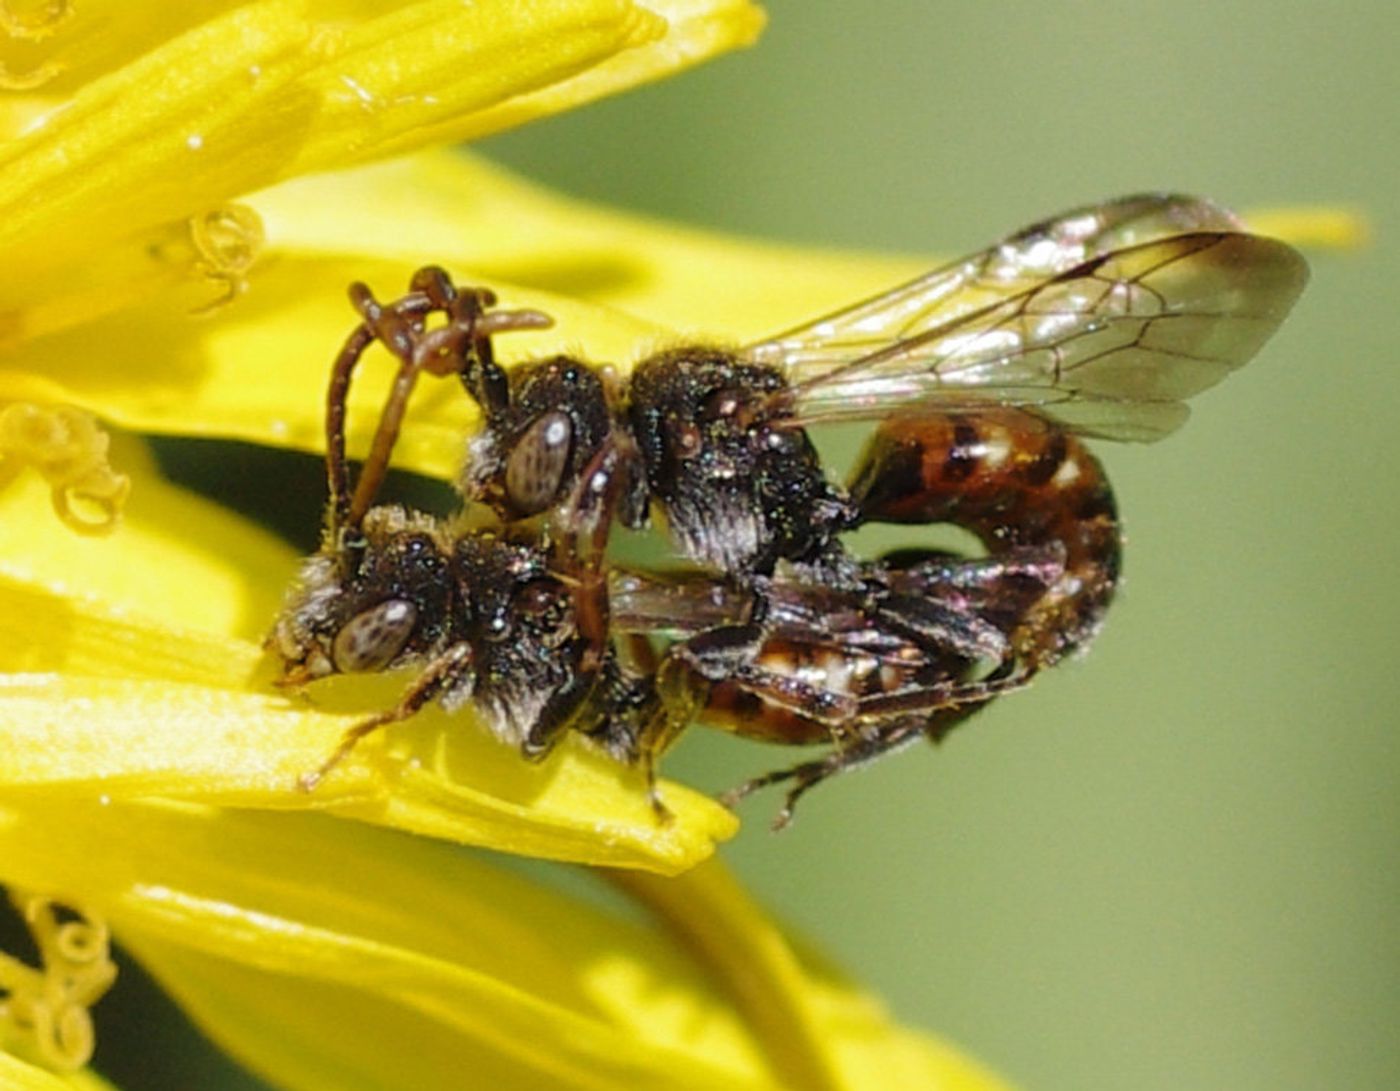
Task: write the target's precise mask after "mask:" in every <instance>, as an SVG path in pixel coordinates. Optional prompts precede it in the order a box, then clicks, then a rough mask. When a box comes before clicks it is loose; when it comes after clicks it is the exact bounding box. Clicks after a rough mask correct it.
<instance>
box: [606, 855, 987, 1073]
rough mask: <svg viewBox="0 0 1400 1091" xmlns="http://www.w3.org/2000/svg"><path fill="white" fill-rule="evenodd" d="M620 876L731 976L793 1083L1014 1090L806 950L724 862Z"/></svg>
mask: <svg viewBox="0 0 1400 1091" xmlns="http://www.w3.org/2000/svg"><path fill="white" fill-rule="evenodd" d="M612 878H613V880H614V881H615V882H616V883H617V884H618V885H619V886H620V887H622V888H623V889H624V890H626V891H627V892H629V893H630V894H632V895H633V896H634V897H635V898H637V899H638V900H639V901H641V902H643V903H644V904H646V905H647V906H649V907H650V908H651V909H652V910H653V911H654V912H655V913H656V914H657V916H658V917H659V918H660V919H661V920H663V921H665V922H666V924H667V925H668V926H669V927H670V928H671V929H672V930H673V931H674V932H675V933H676V934H677V935H678V937H679V938H680V939H681V940H682V941H683V943H684V944H685V946H686V947H687V948H689V949H691V950H694V951H697V952H699V954H700V957H701V958H702V960H703V961H704V962H705V964H706V965H708V966H709V967H710V968H711V970H712V972H713V973H714V974H715V975H716V976H717V977H718V978H719V979H720V980H722V981H724V982H725V983H726V986H727V988H728V989H729V990H730V992H731V994H732V995H733V996H734V1000H735V1003H736V1004H737V1005H738V1007H739V1009H740V1010H741V1011H742V1012H743V1013H744V1016H745V1018H746V1020H747V1021H748V1023H749V1025H750V1027H751V1028H752V1031H753V1033H754V1035H755V1037H756V1038H757V1039H758V1041H759V1042H760V1043H761V1045H762V1048H763V1050H764V1052H765V1054H766V1055H767V1057H768V1060H769V1063H770V1064H771V1065H772V1066H773V1068H774V1070H775V1072H776V1073H777V1074H778V1075H779V1076H780V1077H781V1078H782V1080H783V1082H784V1084H785V1085H786V1086H789V1087H802V1088H808V1089H811V1091H838V1089H843V1088H847V1089H853V1088H885V1087H928V1088H935V1087H936V1088H940V1089H946V1091H1006V1089H1007V1085H1006V1084H1005V1083H1003V1082H1002V1081H1001V1080H1000V1079H999V1078H998V1077H996V1076H994V1075H993V1074H992V1073H991V1072H989V1071H987V1070H986V1069H985V1068H983V1067H982V1066H981V1065H979V1064H977V1063H976V1062H974V1061H972V1060H970V1059H969V1058H966V1057H964V1056H962V1055H961V1054H959V1053H958V1052H957V1051H955V1050H953V1049H952V1048H950V1047H948V1046H946V1045H944V1044H943V1043H940V1042H938V1041H936V1040H935V1039H932V1038H929V1037H926V1036H924V1035H920V1034H915V1033H912V1032H910V1031H907V1030H904V1029H902V1028H899V1027H898V1026H896V1025H895V1024H893V1023H892V1021H891V1020H890V1018H889V1015H888V1013H886V1012H885V1010H884V1009H883V1007H882V1006H881V1005H880V1003H879V1002H878V1001H877V1000H876V999H875V998H874V997H872V996H870V995H869V994H868V993H865V992H863V991H862V990H860V989H859V988H857V987H856V986H854V985H852V984H851V983H850V982H848V981H846V980H844V979H843V978H842V977H841V976H840V975H839V974H837V973H835V972H834V971H832V970H831V969H830V967H828V966H826V965H824V964H821V963H820V962H818V961H817V960H816V959H814V958H813V957H811V955H810V954H807V955H805V956H804V954H803V952H801V951H800V950H799V949H796V948H794V947H793V946H792V945H791V944H790V943H789V942H788V940H787V939H786V938H785V937H784V936H783V935H782V933H781V931H780V930H779V929H778V927H777V926H776V925H775V924H774V922H773V921H772V920H770V919H768V917H767V916H766V915H765V914H764V913H763V912H762V910H760V909H759V907H758V906H757V905H756V904H754V902H753V901H752V899H750V898H749V897H748V895H747V894H746V893H745V892H744V890H743V888H742V887H740V886H739V885H738V883H737V882H735V880H734V878H733V877H732V876H731V875H730V874H729V873H728V872H727V871H725V869H724V868H723V867H721V866H720V864H719V863H718V862H717V861H715V862H710V863H707V864H705V865H703V866H701V867H698V868H696V869H694V870H693V871H690V872H688V873H686V874H685V875H682V876H678V877H675V878H662V877H658V876H650V875H644V874H642V873H640V872H628V873H613V875H612Z"/></svg>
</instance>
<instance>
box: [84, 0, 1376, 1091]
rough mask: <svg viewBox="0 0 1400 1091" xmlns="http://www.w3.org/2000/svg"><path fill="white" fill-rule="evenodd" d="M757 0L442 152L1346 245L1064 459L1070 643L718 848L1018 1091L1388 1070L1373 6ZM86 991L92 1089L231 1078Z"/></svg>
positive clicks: (675, 203)
mask: <svg viewBox="0 0 1400 1091" xmlns="http://www.w3.org/2000/svg"><path fill="white" fill-rule="evenodd" d="M767 8H768V10H769V12H770V15H771V25H770V27H769V29H768V31H767V33H766V35H765V36H764V38H763V40H762V41H761V43H760V44H759V46H758V47H757V48H756V49H754V50H753V51H751V52H748V53H745V54H742V55H738V56H734V57H730V58H726V59H723V60H721V61H719V62H717V63H715V64H712V65H710V66H707V67H705V68H703V69H700V70H698V71H696V72H694V73H691V74H689V75H687V76H685V77H682V78H680V79H677V80H673V81H671V82H669V83H666V84H664V85H660V86H656V87H652V88H648V89H646V90H643V91H640V92H637V93H634V94H631V95H627V96H624V97H622V98H619V99H615V100H612V101H609V102H606V103H603V104H600V105H598V106H595V107H592V108H590V109H587V110H584V111H581V112H578V113H575V114H571V115H568V116H566V117H562V118H559V119H557V120H554V121H550V122H545V123H540V124H536V125H533V126H531V127H529V128H528V129H527V130H523V131H521V132H519V133H513V134H509V135H507V136H504V137H499V138H496V139H494V140H492V141H489V142H487V143H486V144H485V145H482V146H479V147H481V148H483V149H484V150H485V151H486V152H487V153H488V154H490V155H491V156H493V157H495V158H496V159H498V160H500V161H501V162H504V163H507V164H510V165H512V166H515V167H517V168H519V169H520V170H522V171H524V172H525V173H527V174H529V175H531V176H533V177H535V178H538V179H541V180H544V181H548V182H550V183H551V184H553V185H555V186H557V187H558V188H560V189H563V190H566V191H569V192H572V193H575V194H579V195H583V196H588V197H591V198H595V199H598V200H602V201H606V202H609V203H613V204H617V205H620V206H625V207H629V208H633V209H640V210H646V211H650V212H655V213H659V214H664V215H667V216H671V217H675V218H679V219H684V220H688V221H691V222H693V223H696V224H701V225H707V226H710V227H714V228H718V229H726V230H733V231H738V232H744V233H750V234H756V235H764V236H769V237H773V238H777V239H783V240H789V241H799V242H805V243H811V244H814V245H823V246H847V247H860V248H867V249H880V248H883V249H887V250H902V251H909V252H914V253H921V254H929V255H945V256H950V255H953V254H956V253H960V252H963V251H967V250H970V249H973V248H977V247H980V246H982V245H985V244H986V243H988V242H990V241H992V240H993V239H995V238H997V237H998V236H999V235H1001V234H1004V233H1005V232H1007V231H1009V230H1011V229H1013V228H1015V227H1018V226H1020V225H1021V224H1023V223H1026V222H1029V221H1030V220H1033V219H1037V218H1039V217H1041V216H1043V215H1045V214H1048V213H1051V212H1055V211H1058V210H1061V209H1063V208H1066V207H1070V206H1073V205H1077V204H1081V203H1084V202H1086V201H1092V200H1097V199H1101V198H1104V197H1108V196H1112V195H1117V194H1122V193H1128V192H1133V191H1136V190H1142V189H1164V188H1165V189H1175V190H1184V191H1188V192H1197V193H1202V194H1207V195H1210V196H1213V197H1215V198H1217V199H1219V200H1221V201H1223V202H1225V203H1227V204H1229V205H1231V206H1234V207H1238V208H1245V209H1248V208H1250V207H1252V206H1253V207H1258V206H1263V205H1274V204H1279V203H1302V202H1317V203H1323V204H1338V203H1340V204H1346V205H1351V206H1355V207H1356V208H1358V209H1360V210H1362V211H1364V212H1365V213H1366V214H1367V215H1368V216H1369V217H1370V218H1371V220H1372V222H1373V224H1374V228H1375V235H1376V241H1375V243H1374V244H1373V246H1372V247H1371V248H1369V249H1366V250H1363V251H1359V252H1353V253H1343V254H1336V253H1313V254H1311V255H1310V256H1311V259H1312V264H1313V282H1312V284H1311V286H1310V287H1309V289H1308V291H1307V293H1306V294H1305V296H1304V298H1303V300H1302V303H1301V304H1300V306H1299V308H1298V309H1297V311H1296V312H1295V314H1294V316H1293V317H1292V318H1291V319H1290V320H1289V322H1288V324H1287V325H1286V327H1285V328H1284V330H1283V331H1282V333H1281V334H1280V335H1279V337H1278V338H1277V340H1276V341H1275V342H1274V343H1273V344H1271V345H1270V346H1269V347H1268V348H1267V349H1266V350H1265V352H1264V355H1263V358H1262V359H1260V360H1259V361H1258V362H1256V363H1255V364H1253V365H1251V366H1250V367H1249V368H1248V369H1246V370H1245V371H1244V372H1243V373H1242V374H1240V375H1238V376H1236V377H1234V378H1233V379H1231V380H1230V381H1229V382H1228V383H1226V384H1225V385H1224V386H1223V387H1221V388H1220V389H1218V390H1215V391H1212V392H1210V393H1209V394H1207V395H1205V396H1204V397H1202V398H1201V399H1199V401H1198V403H1197V413H1196V416H1195V418H1194V419H1193V421H1192V422H1191V423H1190V424H1189V425H1188V426H1187V428H1186V429H1185V430H1184V431H1183V432H1182V433H1181V434H1180V435H1178V436H1176V437H1174V438H1173V439H1172V440H1171V441H1170V442H1168V443H1166V444H1163V445H1160V446H1157V447H1152V448H1142V449H1134V448H1127V447H1120V448H1112V449H1105V450H1101V451H1100V454H1101V455H1102V456H1103V457H1104V459H1105V461H1106V462H1107V463H1108V466H1109V469H1110V472H1111V474H1112V476H1113V479H1114V481H1115V483H1116V485H1117V488H1118V491H1119V499H1120V503H1121V506H1122V509H1123V513H1124V517H1125V519H1126V522H1127V527H1128V532H1129V539H1130V540H1129V543H1128V555H1127V572H1128V580H1127V586H1126V590H1125V591H1124V593H1123V595H1122V596H1121V599H1120V601H1119V602H1118V604H1117V605H1116V606H1115V608H1114V610H1113V614H1112V616H1111V618H1110V622H1109V625H1108V628H1107V631H1106V632H1105V634H1104V635H1103V637H1102V639H1101V640H1100V642H1099V643H1098V645H1097V646H1096V648H1095V649H1094V651H1093V654H1092V655H1091V656H1090V657H1089V658H1087V659H1086V660H1084V661H1082V662H1076V663H1072V664H1068V665H1066V666H1065V667H1064V668H1062V669H1060V670H1058V671H1056V672H1054V673H1053V674H1051V675H1049V676H1046V677H1044V678H1043V679H1042V680H1041V681H1040V682H1039V683H1038V684H1037V685H1036V686H1035V687H1034V688H1033V689H1032V690H1031V691H1030V692H1029V693H1027V694H1024V695H1020V696H1017V697H1014V698H1011V699H1008V700H1006V701H1004V702H1002V703H1001V704H1000V705H998V706H996V707H994V708H993V709H991V710H990V711H989V712H988V713H987V714H985V715H984V716H982V717H980V718H979V719H978V720H977V721H975V722H974V723H973V724H972V725H970V726H969V727H968V728H967V729H966V730H964V731H962V732H960V733H957V734H955V735H954V736H953V738H952V739H951V740H949V742H948V743H947V744H946V745H945V746H943V747H942V748H941V750H939V751H938V752H935V751H934V750H932V748H925V749H922V750H916V751H915V752H913V753H910V754H907V755H902V756H900V757H898V758H896V759H892V760H890V761H888V762H885V763H882V764H880V765H878V766H876V767H875V768H873V769H871V770H870V771H868V772H865V773H862V774H860V775H854V776H850V777H846V778H843V779H841V780H839V781H837V782H835V783H834V784H832V785H830V786H828V787H825V788H823V789H822V790H821V791H819V792H817V793H815V794H814V795H813V796H812V797H810V798H809V799H808V800H807V801H806V802H805V804H804V806H803V808H802V810H801V812H800V813H799V817H798V821H797V823H796V824H795V825H794V827H793V828H792V829H790V830H789V831H788V832H786V833H784V834H783V835H781V836H773V835H769V834H768V833H766V832H765V830H764V826H765V824H766V821H767V819H768V818H769V816H770V815H771V814H772V812H773V809H774V808H775V807H776V805H777V800H776V799H774V798H771V797H760V798H759V799H756V800H755V801H753V802H752V803H750V804H749V805H747V807H746V810H745V815H746V818H747V819H748V822H747V823H746V827H745V830H744V831H743V834H742V835H741V836H740V837H739V839H738V840H737V841H736V842H735V843H733V844H731V845H730V846H728V847H727V848H726V850H725V853H726V855H727V857H728V858H729V860H730V861H731V862H732V863H733V864H734V865H735V866H736V867H737V868H738V869H739V870H740V871H741V872H742V873H743V875H744V876H745V878H746V879H747V880H748V882H749V883H750V884H751V885H752V887H754V888H755V889H756V891H757V892H758V893H759V894H760V895H761V896H763V897H764V898H765V899H766V900H767V902H768V903H769V904H770V905H771V906H772V907H773V908H774V909H776V910H777V911H778V912H779V913H780V914H781V915H782V916H784V917H785V918H786V919H787V920H789V921H790V922H792V923H793V924H794V925H795V926H796V927H798V928H799V929H800V930H801V931H803V932H805V933H806V934H808V935H809V936H810V937H812V938H813V939H814V940H816V941H817V942H818V943H819V944H820V945H821V946H822V947H823V948H825V949H826V950H827V951H828V952H830V953H832V954H833V955H835V956H836V957H837V958H838V959H839V961H841V962H842V963H844V964H845V966H846V967H848V968H849V969H850V970H851V971H852V973H853V974H854V975H855V976H857V977H859V978H860V979H862V980H864V981H866V982H868V983H869V984H870V985H871V987H872V988H873V989H875V990H877V991H878V992H879V993H880V994H882V995H883V996H884V997H885V998H887V1000H888V1002H889V1004H890V1005H891V1006H892V1007H893V1009H894V1010H895V1011H896V1012H897V1014H898V1015H899V1016H900V1017H901V1018H902V1019H904V1020H906V1021H908V1022H910V1023H912V1024H915V1025H919V1026H922V1027H926V1028H930V1029H934V1030H936V1031H937V1032H939V1033H941V1034H943V1035H945V1036H947V1037H949V1038H951V1039H953V1040H954V1041H956V1042H958V1043H960V1044H961V1045H962V1046H964V1047H966V1048H967V1049H968V1050H970V1051H971V1052H973V1053H975V1054H976V1055H977V1056H979V1057H980V1058H982V1059H983V1060H985V1061H986V1062H987V1063H988V1064H990V1065H992V1066H994V1067H995V1068H997V1069H999V1070H1000V1071H1002V1072H1003V1073H1005V1074H1006V1075H1007V1076H1009V1077H1011V1078H1012V1079H1013V1080H1015V1081H1016V1082H1018V1083H1019V1084H1020V1085H1022V1086H1024V1087H1026V1088H1028V1089H1030V1088H1035V1089H1037V1091H1071V1089H1074V1091H1079V1089H1085V1088H1093V1089H1099V1088H1132V1089H1135V1091H1156V1089H1164V1091H1165V1089H1171V1091H1181V1089H1183V1088H1188V1089H1193V1091H1194V1089H1206V1088H1228V1089H1231V1091H1250V1089H1255V1088H1260V1089H1263V1088H1268V1089H1270V1091H1287V1089H1305V1088H1306V1089H1309V1091H1311V1089H1316V1088H1346V1089H1358V1088H1391V1087H1395V1086H1400V1034H1397V1033H1396V1030H1395V1028H1396V1026H1397V1022H1398V1021H1400V1010H1397V1009H1400V896H1397V895H1400V873H1398V872H1397V867H1396V864H1397V851H1396V850H1397V847H1400V845H1397V841H1400V838H1397V832H1396V831H1397V826H1400V823H1397V819H1400V802H1398V800H1400V795H1397V787H1400V776H1397V773H1400V734H1397V732H1396V723H1395V721H1396V708H1397V704H1398V703H1400V702H1398V701H1397V698H1398V697H1400V667H1398V666H1397V665H1396V664H1395V663H1394V662H1393V660H1394V652H1395V639H1394V636H1393V633H1394V631H1395V623H1396V622H1395V619H1396V615H1397V613H1400V566H1397V564H1396V561H1395V559H1394V558H1395V554H1396V548H1395V545H1394V540H1395V538H1396V536H1397V535H1398V534H1400V514H1397V507H1396V503H1395V501H1394V499H1393V497H1394V495H1395V493H1396V486H1397V483H1398V482H1400V445H1397V442H1396V437H1395V435H1394V424H1393V422H1394V421H1395V419H1396V417H1397V416H1400V306H1398V305H1397V301H1396V299H1395V294H1396V288H1397V286H1400V258H1398V257H1397V253H1396V250H1395V248H1394V247H1393V245H1392V243H1391V239H1392V238H1393V236H1394V229H1395V217H1396V213H1397V212H1398V211H1400V201H1397V198H1396V185H1395V182H1394V174H1395V172H1396V170H1397V168H1400V117H1397V114H1400V109H1398V108H1400V74H1398V72H1400V65H1397V61H1396V45H1397V41H1400V33H1397V32H1400V15H1397V14H1396V9H1394V8H1393V7H1392V6H1389V5H1381V4H1369V5H1367V4H1360V5H1351V6H1348V7H1345V8H1343V7H1340V6H1324V5H1313V4H1303V3H1291V4H1281V3H1264V2H1261V0H1255V2H1252V3H1245V4H1233V5H1228V6H1227V5H1214V4H1211V5H1207V4H1204V3H1176V4H1172V5H1161V4H1119V5H1107V4H1088V3H1058V4H1036V5H1032V4H1005V3H1002V4H995V3H993V4H980V5H975V6H974V5H971V4H964V5H957V6H953V5H942V4H931V3H928V2H920V0H902V2H887V3H883V4H878V5H876V4H871V5H859V6H857V5H854V4H849V3H839V2H837V0H769V2H768V3H767ZM857 11H859V12H861V14H857V13H856V12H857ZM703 317H704V316H697V322H700V321H703ZM245 453H246V452H245ZM249 457H253V456H249ZM256 457H262V456H260V455H259V456H256ZM219 465H221V466H223V467H224V468H225V470H227V468H228V466H229V465H230V462H229V459H228V458H227V457H224V458H221V459H220V460H219ZM301 467H302V469H304V470H305V475H304V476H305V480H306V488H307V489H309V490H314V489H315V488H318V487H319V485H318V480H319V474H320V471H319V469H318V467H317V466H316V464H315V462H314V460H310V459H305V460H302V463H301ZM236 471H237V467H234V470H232V471H228V472H229V473H230V474H231V475H232V477H237V476H238V473H237V472H236ZM298 472H300V471H298ZM243 476H248V475H243ZM253 477H256V475H253ZM230 479H231V478H230ZM250 479H252V478H250ZM228 480H229V479H226V480H225V482H224V484H225V485H227V483H228ZM216 491H217V490H216ZM790 757H791V755H787V754H781V753H774V752H771V751H765V750H762V749H760V748H758V747H756V746H754V745H753V744H749V743H745V742H739V741H734V740H730V739H725V738H720V737H718V736H713V735H705V734H704V733H701V732H692V733H691V735H690V736H689V737H688V738H687V739H686V740H685V742H684V744H683V745H682V747H681V750H680V752H679V753H678V754H677V755H676V757H675V758H673V759H671V760H669V761H668V765H667V771H668V773H670V774H671V775H673V776H676V777H678V778H680V779H687V780H692V781H696V782H699V783H701V784H705V785H708V786H711V787H715V788H722V787H728V786H730V785H732V784H733V783H735V782H736V781H738V780H740V779H742V778H743V777H745V776H747V775H749V774H751V773H754V772H758V771H762V770H765V769H768V768H771V767H772V766H773V765H774V764H776V763H777V762H780V761H786V760H788V759H789V758H790ZM128 980H129V981H130V980H131V979H130V978H129V979H128ZM128 989H129V990H133V989H134V986H132V985H129V986H128ZM128 995H129V993H128ZM147 1003H148V1004H151V1005H160V1004H161V1003H162V1002H161V1001H160V1000H159V999H158V998H156V997H154V996H152V997H148V999H147ZM99 1015H100V1018H102V1020H103V1027H104V1039H105V1040H107V1041H109V1042H112V1041H115V1042H117V1043H120V1042H121V1040H122V1039H123V1038H125V1039H127V1040H128V1041H129V1042H131V1043H132V1044H134V1045H135V1046H136V1051H135V1052H134V1053H132V1054H131V1055H130V1057H129V1059H128V1061H126V1062H125V1063H123V1062H121V1061H120V1060H119V1059H118V1058H117V1056H116V1054H115V1052H114V1053H113V1054H112V1055H110V1062H111V1063H110V1064H109V1065H107V1068H106V1070H107V1071H109V1072H112V1073H113V1074H114V1075H117V1076H118V1077H119V1080H124V1085H125V1086H155V1085H156V1083H157V1082H159V1077H158V1074H157V1073H155V1072H154V1071H153V1070H152V1062H153V1058H162V1059H163V1060H162V1062H161V1063H162V1064H164V1065H166V1067H167V1068H169V1069H170V1071H171V1073H175V1072H177V1071H178V1072H180V1073H183V1075H174V1074H171V1075H169V1076H168V1079H167V1081H166V1082H165V1083H161V1084H160V1085H161V1086H167V1085H168V1086H199V1087H202V1088H212V1087H214V1086H216V1085H217V1086H221V1087H224V1086H226V1087H234V1086H237V1087H244V1086H252V1085H251V1084H245V1083H243V1082H242V1080H240V1079H238V1078H236V1077H233V1076H231V1075H229V1074H227V1073H225V1075H223V1076H218V1075H215V1074H213V1072H211V1071H208V1070H203V1069H202V1068H201V1066H202V1065H204V1064H206V1063H208V1062H207V1061H201V1060H198V1059H196V1058H194V1057H191V1056H189V1055H188V1054H185V1053H184V1052H182V1050H183V1046H177V1045H176V1043H175V1041H174V1040H172V1041H171V1042H170V1043H169V1047H168V1049H167V1045H166V1041H165V1039H164V1037H162V1036H163V1035H165V1034H167V1033H169V1032H170V1030H169V1028H170V1026H171V1025H172V1024H173V1022H174V1021H175V1020H177V1019H178V1017H177V1016H175V1015H174V1013H173V1012H171V1011H170V1010H169V1009H168V1006H167V1007H165V1008H163V1009H161V1010H154V1009H152V1008H151V1007H147V1008H145V1009H141V1008H139V1007H134V1006H132V1005H130V1004H125V1003H118V1002H117V1001H116V1000H115V998H114V1000H113V1002H112V1003H111V1005H110V1006H108V1005H104V1009H103V1011H102V1012H100V1013H99ZM116 1048H118V1049H119V1048H120V1046H119V1045H118V1046H117V1047H116ZM196 1070H200V1072H201V1074H200V1075H199V1076H198V1078H194V1077H193V1076H192V1075H191V1074H192V1073H193V1072H194V1071H196ZM126 1073H135V1074H139V1075H136V1076H128V1075H126ZM141 1077H144V1080H143V1079H142V1078H141ZM191 1080H193V1082H191Z"/></svg>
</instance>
